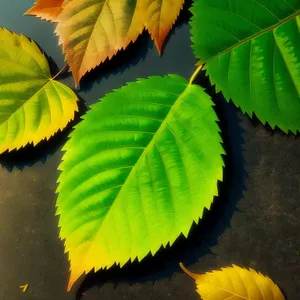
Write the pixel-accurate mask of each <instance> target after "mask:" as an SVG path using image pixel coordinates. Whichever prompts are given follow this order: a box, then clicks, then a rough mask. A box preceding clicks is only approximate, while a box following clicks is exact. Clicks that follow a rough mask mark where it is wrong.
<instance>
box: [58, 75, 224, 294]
mask: <svg viewBox="0 0 300 300" xmlns="http://www.w3.org/2000/svg"><path fill="white" fill-rule="evenodd" d="M212 105H213V103H212V101H211V99H210V97H209V96H208V95H207V94H205V92H204V91H203V89H202V88H200V87H199V86H197V85H191V84H188V83H187V82H186V80H185V79H183V78H182V77H179V76H176V75H169V76H166V77H151V78H149V79H142V80H139V81H138V82H135V83H129V84H128V85H127V86H125V87H123V88H121V89H119V90H117V91H115V92H113V93H111V94H108V95H107V96H105V98H104V99H103V101H102V102H100V103H97V104H95V105H94V106H92V109H91V110H90V111H89V112H88V113H87V115H85V116H84V120H83V121H82V122H81V123H80V124H79V125H78V126H76V129H75V130H74V131H73V132H72V134H71V138H70V140H69V141H68V142H67V144H66V145H65V147H64V148H63V150H64V151H66V153H65V154H64V156H63V162H62V163H61V165H60V167H59V169H60V170H62V173H61V175H60V177H59V180H58V181H59V182H60V183H59V187H58V189H57V191H58V193H59V196H58V200H57V207H58V208H57V214H59V215H60V220H59V226H60V227H61V230H60V237H61V239H66V240H65V250H66V252H69V259H70V262H71V278H70V282H69V289H70V288H71V286H72V285H73V283H74V281H76V279H77V278H78V277H79V276H80V275H81V274H82V273H86V272H89V271H90V270H91V269H93V268H95V270H98V269H101V268H105V267H107V268H108V267H111V266H112V265H113V264H114V263H117V264H120V265H121V266H123V265H124V264H125V263H126V262H127V261H129V260H131V261H133V260H134V259H135V258H138V260H141V259H143V258H144V257H145V256H146V255H147V254H148V253H149V252H151V254H155V253H156V252H157V251H158V249H159V248H160V247H161V246H162V245H163V246H166V245H167V244H170V245H171V244H173V242H174V241H175V240H176V238H177V237H178V236H179V235H180V233H183V234H184V235H185V236H187V235H188V232H189V230H190V227H191V225H192V223H193V221H195V222H196V223H197V222H198V220H199V218H201V217H202V213H203V209H204V208H205V207H206V208H208V209H209V208H210V205H211V203H212V200H213V197H214V195H217V193H218V192H217V181H218V180H222V170H223V159H222V156H221V155H222V154H224V152H223V148H222V145H221V141H222V140H221V137H220V135H219V127H218V125H217V123H216V121H217V116H216V114H215V112H214V110H213V108H212Z"/></svg>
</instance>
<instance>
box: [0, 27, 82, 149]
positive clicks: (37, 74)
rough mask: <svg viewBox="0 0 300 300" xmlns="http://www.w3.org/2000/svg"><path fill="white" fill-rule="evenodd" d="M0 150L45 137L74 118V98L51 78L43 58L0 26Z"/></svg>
mask: <svg viewBox="0 0 300 300" xmlns="http://www.w3.org/2000/svg"><path fill="white" fill-rule="evenodd" d="M0 65H1V68H0V153H2V152H4V151H6V150H8V151H10V150H13V149H19V148H21V147H24V146H25V145H26V144H28V143H33V144H34V145H36V144H37V143H39V142H40V141H41V140H43V139H45V138H46V139H49V138H50V137H51V136H52V135H53V134H54V133H55V132H56V131H58V130H60V129H63V128H64V127H65V126H66V125H67V123H68V122H69V121H70V120H72V119H73V118H74V113H75V111H77V97H76V95H75V94H74V92H73V91H72V90H71V89H69V88H68V87H67V86H65V85H63V84H61V83H59V82H58V81H55V80H53V79H52V78H51V74H50V70H49V65H48V62H47V59H46V57H45V56H44V54H43V53H42V52H41V51H40V49H39V48H38V46H37V45H36V44H35V43H34V42H32V41H30V40H28V39H27V38H26V37H24V36H22V35H17V34H14V33H11V32H9V31H7V30H5V29H3V28H0Z"/></svg>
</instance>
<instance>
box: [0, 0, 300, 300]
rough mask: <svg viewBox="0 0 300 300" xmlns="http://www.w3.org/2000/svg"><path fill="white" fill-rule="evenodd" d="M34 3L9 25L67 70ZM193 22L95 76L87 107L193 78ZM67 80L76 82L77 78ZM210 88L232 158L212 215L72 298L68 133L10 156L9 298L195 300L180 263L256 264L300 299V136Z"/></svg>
mask: <svg viewBox="0 0 300 300" xmlns="http://www.w3.org/2000/svg"><path fill="white" fill-rule="evenodd" d="M33 2H34V1H33V0H22V1H17V0H12V1H1V2H0V26H3V27H6V28H8V29H10V30H13V31H16V32H18V33H20V32H22V33H24V34H25V35H27V36H29V37H31V38H32V39H34V40H35V41H37V42H38V43H39V45H40V46H41V47H42V48H43V49H44V50H45V51H46V53H47V54H48V55H49V56H50V57H51V58H52V59H53V60H54V61H55V62H56V63H57V65H58V67H59V68H61V67H62V66H63V65H64V62H63V56H62V54H61V49H60V47H58V46H57V38H56V37H55V36H54V35H53V33H52V31H53V26H52V25H51V24H49V23H46V22H43V21H40V20H38V19H35V18H32V17H23V16H22V14H23V13H24V12H25V11H26V10H27V9H28V8H29V7H30V6H31V4H32V3H33ZM184 20H185V18H183V19H182V20H181V22H179V23H180V24H179V25H178V26H177V27H176V28H175V30H173V32H172V34H171V36H170V40H169V41H168V43H167V46H166V48H165V52H164V56H163V57H162V58H160V57H159V56H158V54H157V51H156V49H155V48H154V47H153V44H152V42H151V41H150V40H149V39H148V36H147V35H143V36H142V37H141V38H140V39H139V40H138V42H137V43H136V44H135V45H134V46H131V47H130V49H128V51H126V52H124V53H121V54H120V55H118V56H117V58H116V59H115V60H114V61H113V62H111V63H107V64H105V65H104V66H103V67H101V68H98V69H97V71H95V72H93V73H92V74H91V75H89V76H87V77H86V79H85V80H84V81H83V83H82V85H81V87H80V89H78V90H77V92H78V93H79V95H80V96H81V97H82V99H83V100H84V101H85V105H86V106H88V105H89V104H91V103H94V102H95V101H96V100H97V99H98V98H100V97H102V96H103V95H104V94H105V93H107V92H109V91H111V90H112V89H113V88H118V87H120V86H122V85H123V84H124V83H125V82H127V81H133V80H135V78H137V77H146V76H149V75H163V74H166V73H177V74H180V75H182V76H185V77H186V78H189V77H190V75H191V73H192V72H193V65H194V63H195V60H194V58H193V54H192V51H191V49H190V40H189V25H188V24H186V23H185V22H184ZM64 81H65V82H66V83H67V84H72V80H71V79H70V78H66V79H65V80H64ZM204 84H207V82H206V83H205V81H204ZM210 92H211V95H213V96H214V97H213V99H214V101H215V102H216V103H217V113H218V115H219V117H220V120H221V127H222V129H223V131H224V141H225V148H226V150H227V153H228V158H226V166H227V168H226V171H225V182H224V183H223V184H221V185H220V197H218V198H217V199H216V200H215V203H214V205H213V208H212V210H211V211H210V212H209V213H206V214H205V217H204V220H203V221H202V222H201V224H200V225H199V226H195V227H194V228H193V229H192V231H191V234H190V236H189V238H188V239H187V240H184V239H179V241H178V242H177V243H176V244H175V245H174V247H172V248H171V249H167V250H165V251H161V252H160V253H158V255H157V257H155V258H148V259H146V260H145V261H144V262H143V263H141V264H139V265H138V264H133V265H130V266H127V267H125V268H124V269H123V270H118V269H113V270H110V271H107V272H99V273H98V274H96V275H92V276H89V277H87V278H86V279H85V280H83V278H82V280H81V281H80V282H78V283H77V285H76V286H75V289H74V290H73V291H72V292H71V293H66V292H65V288H66V284H67V280H68V261H67V257H66V255H64V251H63V246H62V243H61V242H60V241H59V239H58V229H57V221H58V220H57V218H56V217H54V212H55V200H56V195H55V189H56V178H57V175H58V173H57V171H56V169H57V166H58V164H59V162H60V159H61V152H60V151H59V149H60V148H61V147H62V145H63V144H64V143H65V141H66V138H67V134H68V132H69V131H68V130H67V131H65V132H64V133H63V134H59V135H58V136H57V137H56V138H54V139H52V141H51V142H50V143H43V144H41V145H40V146H38V147H37V148H36V149H32V148H28V149H26V150H23V151H20V152H19V153H14V154H11V155H4V156H3V155H2V156H1V157H0V163H1V165H2V167H1V168H0V299H8V300H53V299H57V300H71V299H72V300H75V299H81V298H82V299H86V300H98V299H99V300H100V299H105V300H109V299H112V300H115V299H124V300H125V299H128V300H130V299H143V300H150V299H153V300H154V299H155V300H159V299H161V300H166V299H186V300H188V299H191V300H196V299H198V296H197V294H196V293H195V285H194V282H193V281H192V280H191V279H190V278H189V277H187V276H186V275H184V274H183V273H182V271H181V270H180V269H179V267H178V262H179V261H182V262H183V263H184V264H185V265H186V266H188V267H189V268H190V270H192V271H194V272H205V271H209V270H211V269H214V268H220V267H222V266H227V265H230V264H233V263H234V264H240V265H243V266H249V267H252V268H255V269H257V270H259V271H261V272H262V273H264V274H266V275H268V276H270V277H271V278H272V279H273V280H274V281H275V282H277V283H278V284H279V285H280V287H281V289H282V290H283V292H284V293H285V295H286V296H287V299H288V300H297V299H300V256H297V255H296V251H297V250H298V251H300V235H299V231H300V152H299V148H300V138H299V137H294V136H285V135H284V134H282V133H281V132H280V131H275V132H272V131H271V130H269V129H268V128H264V127H263V126H261V125H260V124H259V122H258V121H252V120H250V119H249V118H248V117H246V116H243V115H241V114H240V113H239V112H238V110H236V109H235V108H234V107H233V106H232V105H231V104H226V103H225V102H224V99H222V97H220V96H216V95H214V94H213V90H212V89H210ZM83 111H84V108H83ZM30 165H32V166H30ZM18 168H19V169H18ZM20 169H21V170H20ZM24 283H29V290H28V291H27V292H26V293H22V292H21V291H20V289H19V285H22V284H24ZM83 292H84V293H85V296H84V297H81V294H82V293H83Z"/></svg>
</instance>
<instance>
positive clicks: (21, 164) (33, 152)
mask: <svg viewBox="0 0 300 300" xmlns="http://www.w3.org/2000/svg"><path fill="white" fill-rule="evenodd" d="M38 46H39V45H38ZM39 47H40V46H39ZM40 49H41V48H40ZM41 51H43V50H42V49H41ZM43 53H44V55H45V56H46V58H47V60H48V62H49V67H50V72H51V74H52V75H53V74H56V73H57V70H58V67H57V65H56V63H55V62H54V60H53V59H52V57H50V56H48V55H47V54H46V53H45V52H44V51H43ZM62 75H63V74H62ZM76 96H77V97H78V99H79V102H78V112H76V113H75V117H74V120H73V121H71V122H69V123H68V125H67V126H66V127H65V128H64V129H63V130H62V131H58V132H56V133H55V134H54V135H53V136H52V137H50V139H49V140H43V141H41V142H40V143H38V144H37V145H36V146H33V144H32V143H31V144H27V145H26V146H25V147H23V148H21V149H19V150H12V151H11V152H8V151H6V152H4V153H2V154H0V165H1V166H2V167H4V168H5V169H7V170H8V171H9V172H12V170H13V169H14V168H17V169H19V170H23V169H24V168H25V167H31V166H33V165H34V164H36V163H37V162H42V163H43V164H44V163H45V162H46V160H47V158H48V157H49V156H52V155H53V154H54V153H56V152H57V151H58V150H59V149H60V148H61V147H62V146H63V145H64V144H65V143H66V141H67V140H68V136H69V134H70V133H71V131H72V128H73V127H74V126H75V125H76V124H77V123H78V122H79V121H80V120H81V119H80V117H81V116H82V115H83V114H84V113H85V112H86V111H87V107H86V105H85V102H84V100H83V99H82V97H80V96H79V95H78V94H76Z"/></svg>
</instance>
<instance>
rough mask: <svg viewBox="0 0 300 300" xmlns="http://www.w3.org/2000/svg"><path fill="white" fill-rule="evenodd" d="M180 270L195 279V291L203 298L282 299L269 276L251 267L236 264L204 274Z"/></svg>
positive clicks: (181, 265)
mask: <svg viewBox="0 0 300 300" xmlns="http://www.w3.org/2000/svg"><path fill="white" fill-rule="evenodd" d="M179 265H180V267H181V268H182V270H183V271H184V272H185V273H186V274H188V275H189V276H190V277H192V278H193V279H195V280H196V285H197V293H198V294H199V295H200V296H201V298H202V299H203V300H225V299H226V300H228V299H230V300H284V296H283V295H282V293H281V291H280V289H279V287H278V285H277V284H275V283H274V282H273V281H272V280H271V279H270V278H269V277H267V276H264V275H263V274H261V273H259V272H256V271H255V270H253V269H251V268H250V269H249V270H247V269H244V268H241V267H239V266H236V265H232V267H226V268H221V270H214V271H212V272H208V273H205V274H195V273H192V272H190V271H189V270H187V269H186V268H185V267H184V266H183V264H182V263H180V264H179Z"/></svg>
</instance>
